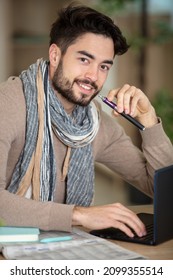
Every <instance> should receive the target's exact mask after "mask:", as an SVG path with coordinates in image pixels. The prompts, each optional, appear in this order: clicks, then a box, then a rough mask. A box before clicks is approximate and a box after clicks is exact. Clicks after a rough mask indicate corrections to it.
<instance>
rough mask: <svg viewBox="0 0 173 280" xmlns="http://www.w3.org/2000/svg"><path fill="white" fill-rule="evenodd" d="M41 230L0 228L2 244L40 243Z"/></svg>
mask: <svg viewBox="0 0 173 280" xmlns="http://www.w3.org/2000/svg"><path fill="white" fill-rule="evenodd" d="M39 233H40V231H39V229H38V228H33V227H8V226H5V227H3V226H2V227H0V242H1V243H2V242H29V241H38V239H39Z"/></svg>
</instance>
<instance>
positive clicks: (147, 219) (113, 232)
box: [90, 213, 154, 244]
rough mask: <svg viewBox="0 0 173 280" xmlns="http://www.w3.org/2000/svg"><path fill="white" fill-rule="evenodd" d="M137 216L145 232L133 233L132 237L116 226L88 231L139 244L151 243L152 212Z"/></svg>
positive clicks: (108, 237)
mask: <svg viewBox="0 0 173 280" xmlns="http://www.w3.org/2000/svg"><path fill="white" fill-rule="evenodd" d="M138 216H139V218H140V219H141V220H142V221H143V222H144V224H145V227H146V231H147V234H146V235H145V236H142V237H139V236H137V235H136V234H135V233H134V234H135V235H134V237H129V236H127V235H126V234H125V233H124V232H122V231H121V230H119V229H116V228H107V229H102V230H92V231H91V232H90V233H91V234H93V235H96V236H99V237H102V238H106V239H114V240H121V241H128V242H134V243H141V244H153V243H154V242H153V216H152V214H151V215H150V214H147V215H146V214H145V213H144V214H143V213H140V214H139V215H138Z"/></svg>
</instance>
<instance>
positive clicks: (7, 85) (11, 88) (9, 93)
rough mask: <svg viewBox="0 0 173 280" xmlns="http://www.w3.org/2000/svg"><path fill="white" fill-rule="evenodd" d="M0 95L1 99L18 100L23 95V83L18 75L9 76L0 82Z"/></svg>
mask: <svg viewBox="0 0 173 280" xmlns="http://www.w3.org/2000/svg"><path fill="white" fill-rule="evenodd" d="M0 96H1V98H3V100H5V99H8V101H10V100H18V101H19V100H20V99H22V100H23V98H24V96H23V85H22V82H21V79H20V78H19V77H15V76H11V77H9V78H8V79H7V80H6V81H5V82H2V83H1V84H0Z"/></svg>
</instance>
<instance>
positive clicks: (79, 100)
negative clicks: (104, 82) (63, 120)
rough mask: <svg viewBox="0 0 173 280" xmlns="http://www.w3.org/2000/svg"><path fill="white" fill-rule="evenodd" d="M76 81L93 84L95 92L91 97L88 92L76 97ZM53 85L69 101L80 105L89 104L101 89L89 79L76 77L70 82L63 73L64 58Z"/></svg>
mask: <svg viewBox="0 0 173 280" xmlns="http://www.w3.org/2000/svg"><path fill="white" fill-rule="evenodd" d="M74 83H85V84H88V85H91V86H92V87H93V88H94V89H95V92H94V94H93V95H92V96H91V97H90V98H88V95H87V94H83V93H81V95H80V97H76V96H75V93H74V90H73V85H74ZM52 85H53V87H54V89H55V90H56V91H57V92H58V93H59V94H61V95H62V96H63V97H64V98H66V99H67V100H68V101H69V102H71V103H73V104H75V105H80V106H87V105H88V104H89V103H90V102H91V100H92V99H93V98H94V97H95V96H96V95H97V94H98V93H99V92H100V90H101V89H99V90H98V87H97V85H96V84H95V83H94V82H91V81H89V80H87V79H83V80H81V79H77V78H76V79H74V81H73V82H70V80H69V79H68V78H66V77H65V76H64V75H63V66H62V59H61V60H60V62H59V65H58V67H57V69H56V71H55V73H54V76H53V79H52Z"/></svg>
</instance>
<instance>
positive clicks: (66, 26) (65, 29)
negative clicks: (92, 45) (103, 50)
mask: <svg viewBox="0 0 173 280" xmlns="http://www.w3.org/2000/svg"><path fill="white" fill-rule="evenodd" d="M85 33H94V34H99V35H103V36H106V37H109V38H112V40H113V43H114V55H122V54H124V53H125V52H126V51H127V50H128V48H129V45H128V44H127V42H126V39H125V37H124V36H123V35H122V32H121V31H120V29H119V28H118V26H116V25H115V24H114V22H113V20H112V19H111V18H109V17H108V16H106V15H104V14H102V13H100V12H98V11H96V10H94V9H92V8H90V7H87V6H84V5H74V4H70V5H68V6H67V7H66V8H62V9H61V10H60V11H59V12H58V18H57V20H56V21H55V22H54V23H53V24H52V27H51V30H50V45H51V44H53V43H55V44H56V45H57V46H58V47H59V48H60V49H61V52H62V54H65V52H66V50H67V48H68V47H69V46H70V45H71V44H73V43H74V42H75V41H76V39H77V38H78V37H80V36H82V35H83V34H85Z"/></svg>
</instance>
